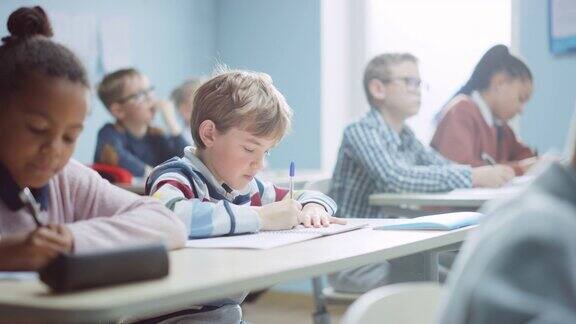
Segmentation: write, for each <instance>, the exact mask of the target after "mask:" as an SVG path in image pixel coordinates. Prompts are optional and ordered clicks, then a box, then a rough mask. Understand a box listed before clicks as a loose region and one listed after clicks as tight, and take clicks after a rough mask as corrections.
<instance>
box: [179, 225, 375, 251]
mask: <svg viewBox="0 0 576 324" xmlns="http://www.w3.org/2000/svg"><path fill="white" fill-rule="evenodd" d="M366 225H367V224H365V223H351V224H346V225H339V224H332V225H330V226H329V227H320V228H306V227H304V226H302V225H299V226H297V227H295V228H294V229H291V230H285V231H262V232H259V233H254V234H243V235H232V236H220V237H212V238H205V239H195V240H188V242H187V243H186V247H189V248H219V249H222V248H237V249H259V250H265V249H271V248H274V247H278V246H282V245H288V244H292V243H296V242H302V241H307V240H310V239H314V238H318V237H322V236H327V235H334V234H339V233H343V232H348V231H352V230H355V229H359V228H362V227H365V226H366Z"/></svg>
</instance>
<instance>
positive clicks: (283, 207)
mask: <svg viewBox="0 0 576 324" xmlns="http://www.w3.org/2000/svg"><path fill="white" fill-rule="evenodd" d="M301 210H302V205H300V203H299V202H297V201H296V200H292V199H285V200H282V201H278V202H275V203H271V204H268V205H265V206H262V207H260V208H258V209H257V212H258V218H259V219H260V230H264V231H277V230H285V229H290V228H292V227H294V226H296V225H298V216H299V215H300V211H301Z"/></svg>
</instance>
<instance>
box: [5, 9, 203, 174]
mask: <svg viewBox="0 0 576 324" xmlns="http://www.w3.org/2000/svg"><path fill="white" fill-rule="evenodd" d="M214 4H215V3H214V2H213V1H212V0H193V1H191V0H171V1H163V0H123V1H115V0H98V1H75V0H37V1H16V0H2V1H0V22H1V25H0V35H2V36H4V35H7V33H8V31H7V29H6V21H7V19H8V16H9V15H10V13H11V12H12V11H14V10H15V9H17V8H19V7H21V6H33V5H40V6H42V7H43V8H44V9H45V10H46V11H48V14H49V15H50V12H59V13H62V14H67V15H70V14H94V15H96V18H97V19H98V20H101V19H103V18H105V17H110V16H127V17H130V25H131V34H132V41H131V43H132V55H131V58H132V62H133V65H134V66H135V67H137V68H138V69H140V70H141V71H143V72H144V73H145V74H147V75H148V76H149V77H150V79H151V82H152V83H153V84H154V85H155V87H156V93H157V94H158V95H159V96H162V97H166V96H168V95H169V93H170V91H171V90H172V88H173V87H175V86H177V85H178V84H179V83H180V82H182V81H183V80H184V79H186V78H187V77H189V76H192V75H199V74H208V73H210V72H211V70H212V66H213V56H214V53H215V48H214V45H215V43H214V41H213V39H214V37H213V35H214V16H215V13H214ZM91 65H92V64H91ZM88 73H89V75H90V78H91V80H90V81H91V82H92V83H93V84H96V83H97V82H98V81H99V80H100V79H101V78H102V76H103V67H102V64H101V62H100V63H99V64H97V65H96V66H94V67H93V68H91V69H89V70H88ZM91 102H92V110H91V113H90V115H89V117H88V118H87V120H86V124H85V130H84V132H83V133H82V135H81V136H80V138H79V142H78V144H77V147H76V152H75V154H74V157H75V158H76V159H78V160H80V161H81V162H83V163H91V162H92V159H93V154H94V149H95V146H96V135H97V132H98V129H99V128H100V127H101V126H102V125H103V124H104V123H106V122H108V121H110V120H111V118H110V116H109V114H108V112H107V111H106V109H105V108H104V107H103V106H102V105H101V104H100V102H99V100H97V99H96V98H95V97H94V96H93V98H92V101H91Z"/></svg>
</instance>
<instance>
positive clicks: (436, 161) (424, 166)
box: [330, 109, 472, 218]
mask: <svg viewBox="0 0 576 324" xmlns="http://www.w3.org/2000/svg"><path fill="white" fill-rule="evenodd" d="M471 186H472V178H471V172H470V167H469V166H465V165H457V164H453V163H452V162H450V161H449V160H447V159H445V158H443V157H442V156H441V155H440V154H439V153H438V152H436V151H434V150H433V149H431V148H429V147H426V146H424V145H423V144H422V143H421V142H420V141H418V139H416V137H415V136H414V133H413V132H412V131H411V130H410V129H409V128H408V127H407V126H405V127H404V128H403V129H402V131H401V132H400V134H398V133H396V132H395V131H394V130H392V128H390V126H389V125H388V124H387V123H386V122H385V121H384V119H383V118H382V116H381V115H380V113H379V112H378V111H377V110H375V109H372V110H371V111H370V112H368V113H367V114H366V116H364V118H362V119H361V120H360V121H358V122H355V123H353V124H351V125H349V126H348V127H347V128H346V130H345V131H344V137H343V139H342V144H341V146H340V151H339V153H338V162H337V163H336V167H335V169H334V174H333V176H332V182H331V188H330V196H331V197H333V198H334V200H335V201H337V202H338V207H339V213H338V214H339V215H340V216H343V217H357V218H376V217H380V218H381V217H385V214H384V212H383V211H382V210H381V208H379V207H375V206H370V205H369V204H368V197H369V196H370V195H371V194H375V193H383V192H439V191H449V190H452V189H456V188H468V187H471Z"/></svg>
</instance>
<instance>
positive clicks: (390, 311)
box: [342, 282, 442, 324]
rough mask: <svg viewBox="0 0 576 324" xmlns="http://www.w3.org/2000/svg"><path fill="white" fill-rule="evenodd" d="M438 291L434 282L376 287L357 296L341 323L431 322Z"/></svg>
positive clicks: (437, 300)
mask: <svg viewBox="0 0 576 324" xmlns="http://www.w3.org/2000/svg"><path fill="white" fill-rule="evenodd" d="M441 292H442V288H441V286H440V285H439V284H438V283H435V282H410V283H399V284H393V285H388V286H384V287H380V288H377V289H374V290H371V291H369V292H368V293H366V294H364V295H362V296H361V297H360V298H358V300H356V301H355V302H354V303H353V304H352V305H351V306H350V307H349V308H348V311H347V312H346V314H344V318H343V319H342V324H376V323H378V324H380V323H402V324H425V323H433V322H434V320H435V319H436V312H437V310H438V304H439V302H440V294H441Z"/></svg>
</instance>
